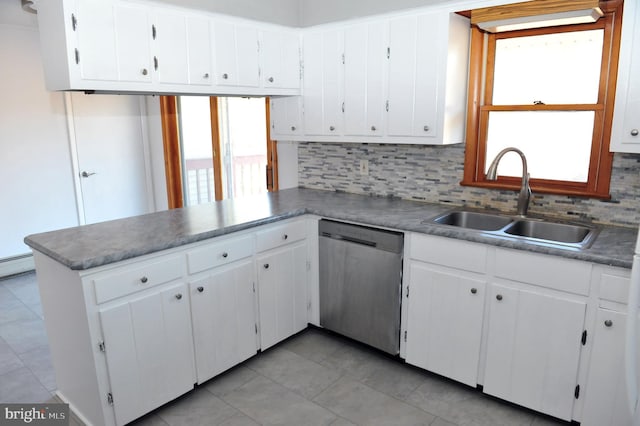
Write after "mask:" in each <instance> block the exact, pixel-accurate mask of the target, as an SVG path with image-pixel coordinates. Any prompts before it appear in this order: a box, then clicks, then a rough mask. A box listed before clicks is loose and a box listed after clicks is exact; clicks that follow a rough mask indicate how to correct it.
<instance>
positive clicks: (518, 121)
mask: <svg viewBox="0 0 640 426" xmlns="http://www.w3.org/2000/svg"><path fill="white" fill-rule="evenodd" d="M594 118H595V114H594V112H593V111H578V112H575V111H569V112H566V111H536V112H532V111H524V112H521V111H518V112H512V111H509V112H502V111H492V112H490V113H489V131H488V136H487V161H486V164H485V173H486V171H487V169H488V168H489V164H490V163H491V161H492V160H493V159H494V158H495V156H496V155H497V154H498V153H499V152H500V151H501V150H502V149H503V148H507V147H515V148H518V149H520V150H521V151H522V152H524V154H525V156H526V157H527V163H528V167H529V173H530V174H531V177H532V178H537V179H554V180H564V181H571V182H586V181H587V178H588V173H589V159H590V157H591V138H592V136H593V135H592V133H593V125H594ZM498 174H499V175H501V176H516V177H520V176H522V163H521V161H520V157H519V156H518V155H516V154H511V153H509V154H507V155H506V156H505V157H503V159H502V160H501V161H500V165H499V167H498Z"/></svg>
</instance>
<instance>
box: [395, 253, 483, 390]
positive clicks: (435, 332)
mask: <svg viewBox="0 0 640 426" xmlns="http://www.w3.org/2000/svg"><path fill="white" fill-rule="evenodd" d="M410 276H411V282H410V283H409V298H408V301H409V316H408V323H407V358H406V361H407V362H408V363H409V364H413V365H416V366H418V367H421V368H424V369H426V370H429V371H433V372H435V373H438V374H442V375H443V376H446V377H449V378H451V379H454V380H457V381H459V382H462V383H465V384H467V385H470V386H474V387H475V386H476V384H477V383H478V362H479V359H480V340H481V337H482V316H483V313H484V295H485V286H486V284H485V283H484V282H483V281H480V280H477V279H473V278H469V277H467V276H464V275H462V274H461V273H460V272H459V271H455V270H451V271H447V272H443V271H439V270H434V269H432V267H429V266H428V265H426V264H420V263H416V262H413V263H412V264H411V275H410Z"/></svg>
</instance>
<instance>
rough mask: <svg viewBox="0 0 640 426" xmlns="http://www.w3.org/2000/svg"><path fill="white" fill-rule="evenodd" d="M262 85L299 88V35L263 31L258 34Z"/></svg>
mask: <svg viewBox="0 0 640 426" xmlns="http://www.w3.org/2000/svg"><path fill="white" fill-rule="evenodd" d="M260 36H261V43H260V53H261V63H262V72H261V77H262V85H263V86H265V87H278V88H283V89H299V88H300V80H301V75H300V35H299V33H298V32H297V31H284V30H271V29H269V30H263V31H261V33H260Z"/></svg>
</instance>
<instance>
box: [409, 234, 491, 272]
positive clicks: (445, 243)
mask: <svg viewBox="0 0 640 426" xmlns="http://www.w3.org/2000/svg"><path fill="white" fill-rule="evenodd" d="M410 257H411V258H412V259H415V260H420V261H422V262H429V263H435V264H438V265H443V266H448V267H451V268H457V269H462V270H465V271H471V272H485V270H486V265H487V247H486V246H484V245H483V244H477V243H470V242H468V241H462V240H456V239H453V238H443V237H433V236H426V235H420V234H411V252H410Z"/></svg>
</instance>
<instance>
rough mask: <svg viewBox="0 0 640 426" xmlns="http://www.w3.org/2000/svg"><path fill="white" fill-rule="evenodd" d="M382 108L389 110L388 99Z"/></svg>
mask: <svg viewBox="0 0 640 426" xmlns="http://www.w3.org/2000/svg"><path fill="white" fill-rule="evenodd" d="M384 108H385V109H386V110H387V112H389V101H388V100H387V103H386V104H385V106H384Z"/></svg>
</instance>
